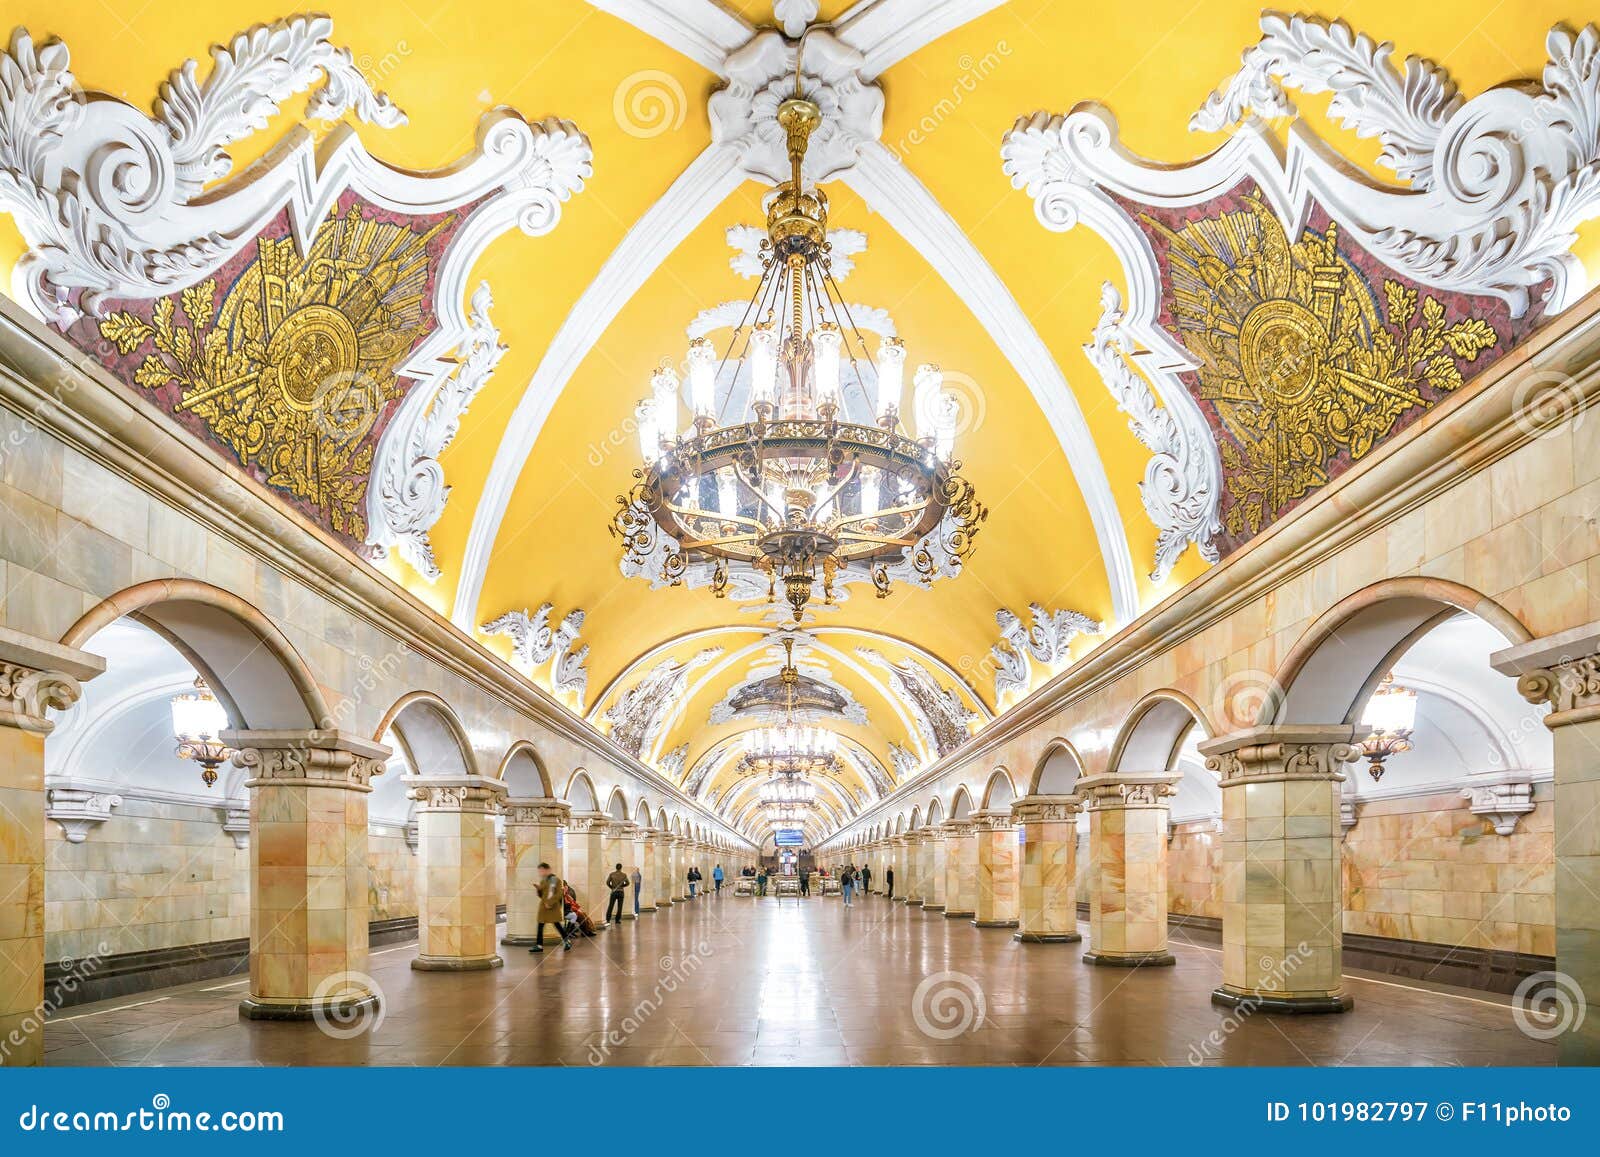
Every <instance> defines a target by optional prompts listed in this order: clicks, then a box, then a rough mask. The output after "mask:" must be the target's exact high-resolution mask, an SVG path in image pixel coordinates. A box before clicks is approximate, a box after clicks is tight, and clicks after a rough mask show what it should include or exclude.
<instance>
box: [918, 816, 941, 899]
mask: <svg viewBox="0 0 1600 1157" xmlns="http://www.w3.org/2000/svg"><path fill="white" fill-rule="evenodd" d="M944 853H945V831H944V828H943V827H942V826H940V825H934V826H932V827H929V828H927V829H925V830H924V831H923V833H922V857H923V879H924V881H925V883H924V884H923V889H924V893H923V899H922V910H923V911H924V912H943V911H944V874H945V855H944Z"/></svg>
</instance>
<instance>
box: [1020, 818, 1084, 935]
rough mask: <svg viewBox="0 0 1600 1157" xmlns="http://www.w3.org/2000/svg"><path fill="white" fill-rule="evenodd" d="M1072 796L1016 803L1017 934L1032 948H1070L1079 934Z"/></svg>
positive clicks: (1075, 822) (1076, 820) (1075, 825)
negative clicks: (1058, 945)
mask: <svg viewBox="0 0 1600 1157" xmlns="http://www.w3.org/2000/svg"><path fill="white" fill-rule="evenodd" d="M1081 810H1082V801H1081V800H1079V799H1078V798H1077V797H1076V796H1071V795H1029V796H1023V797H1022V798H1021V799H1019V800H1017V801H1016V802H1015V803H1014V804H1012V805H1011V818H1012V820H1013V821H1014V822H1015V823H1016V824H1017V831H1018V832H1019V833H1020V835H1019V836H1018V851H1019V852H1020V853H1021V859H1022V865H1021V869H1020V870H1019V872H1018V884H1019V892H1018V899H1017V922H1018V929H1017V934H1016V936H1015V937H1013V939H1016V940H1021V941H1024V942H1026V943H1029V944H1071V943H1075V942H1077V941H1079V940H1082V939H1083V936H1082V934H1081V933H1079V931H1078V896H1077V877H1078V869H1077V861H1078V813H1079V812H1080V811H1081Z"/></svg>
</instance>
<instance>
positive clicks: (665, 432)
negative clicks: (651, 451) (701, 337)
mask: <svg viewBox="0 0 1600 1157" xmlns="http://www.w3.org/2000/svg"><path fill="white" fill-rule="evenodd" d="M650 388H651V392H652V394H653V396H654V397H655V403H656V404H655V419H656V433H657V434H659V435H660V437H661V440H662V441H663V442H673V441H676V440H677V437H678V371H677V370H675V369H673V368H672V366H671V365H670V364H669V363H667V362H662V363H661V368H660V369H658V370H656V372H655V373H653V374H651V375H650Z"/></svg>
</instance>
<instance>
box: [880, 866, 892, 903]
mask: <svg viewBox="0 0 1600 1157" xmlns="http://www.w3.org/2000/svg"><path fill="white" fill-rule="evenodd" d="M883 887H884V891H885V892H886V893H887V895H888V897H889V899H891V900H893V899H894V869H893V868H885V869H884V870H883Z"/></svg>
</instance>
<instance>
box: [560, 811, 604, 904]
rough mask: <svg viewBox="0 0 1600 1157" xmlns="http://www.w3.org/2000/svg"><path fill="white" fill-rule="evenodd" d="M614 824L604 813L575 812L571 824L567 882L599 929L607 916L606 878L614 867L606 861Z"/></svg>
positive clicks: (568, 838)
mask: <svg viewBox="0 0 1600 1157" xmlns="http://www.w3.org/2000/svg"><path fill="white" fill-rule="evenodd" d="M610 823H611V820H610V818H609V817H607V816H606V815H605V814H604V813H603V812H573V813H572V819H571V820H570V821H569V822H568V823H567V848H566V852H567V864H566V871H565V876H566V880H567V883H568V884H570V885H571V886H572V893H573V895H575V896H576V897H577V898H578V906H579V907H580V908H582V909H583V910H584V912H585V913H587V914H588V916H589V918H590V919H591V920H593V921H594V923H595V927H597V928H598V927H600V926H601V918H602V917H603V916H605V914H606V890H605V879H606V874H607V873H608V872H610V871H611V868H610V866H609V865H607V864H606V862H605V852H606V849H605V838H606V827H607V826H608V825H609V824H610Z"/></svg>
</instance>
